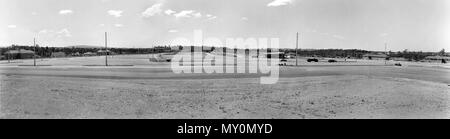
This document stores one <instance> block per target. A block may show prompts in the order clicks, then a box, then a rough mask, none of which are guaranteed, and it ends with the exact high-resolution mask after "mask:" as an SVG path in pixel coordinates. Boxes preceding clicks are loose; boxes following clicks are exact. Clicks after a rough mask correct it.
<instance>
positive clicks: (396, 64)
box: [394, 63, 402, 66]
mask: <svg viewBox="0 0 450 139" xmlns="http://www.w3.org/2000/svg"><path fill="white" fill-rule="evenodd" d="M394 65H395V66H402V64H400V63H395V64H394Z"/></svg>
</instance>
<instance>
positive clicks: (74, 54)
mask: <svg viewBox="0 0 450 139" xmlns="http://www.w3.org/2000/svg"><path fill="white" fill-rule="evenodd" d="M72 56H81V54H80V53H79V52H76V53H72Z"/></svg>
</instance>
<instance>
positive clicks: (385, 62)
mask: <svg viewBox="0 0 450 139" xmlns="http://www.w3.org/2000/svg"><path fill="white" fill-rule="evenodd" d="M387 45H388V44H387V42H386V43H384V53H385V54H386V59H384V65H387V59H388V58H389V56H388V53H387Z"/></svg>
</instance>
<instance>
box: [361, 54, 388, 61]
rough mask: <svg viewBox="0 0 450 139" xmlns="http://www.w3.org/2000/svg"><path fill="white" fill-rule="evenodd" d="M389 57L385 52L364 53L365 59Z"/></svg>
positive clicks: (384, 58)
mask: <svg viewBox="0 0 450 139" xmlns="http://www.w3.org/2000/svg"><path fill="white" fill-rule="evenodd" d="M388 58H389V57H388V56H387V55H385V54H365V55H363V59H367V60H386V59H388Z"/></svg>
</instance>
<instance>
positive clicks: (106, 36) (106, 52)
mask: <svg viewBox="0 0 450 139" xmlns="http://www.w3.org/2000/svg"><path fill="white" fill-rule="evenodd" d="M105 66H108V33H107V32H105Z"/></svg>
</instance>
